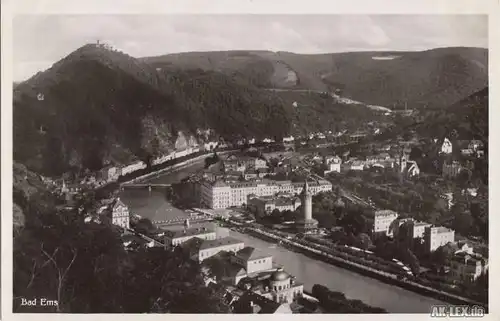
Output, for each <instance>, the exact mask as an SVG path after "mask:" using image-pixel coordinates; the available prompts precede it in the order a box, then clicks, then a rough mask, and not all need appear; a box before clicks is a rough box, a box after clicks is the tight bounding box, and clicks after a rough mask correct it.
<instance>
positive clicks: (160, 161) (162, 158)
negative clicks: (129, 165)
mask: <svg viewBox="0 0 500 321" xmlns="http://www.w3.org/2000/svg"><path fill="white" fill-rule="evenodd" d="M173 159H175V151H174V152H171V153H170V154H167V155H161V156H158V157H156V158H155V159H153V160H152V161H151V164H152V165H153V166H156V165H160V164H163V163H166V162H168V161H171V160H173Z"/></svg>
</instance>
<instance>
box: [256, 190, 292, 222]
mask: <svg viewBox="0 0 500 321" xmlns="http://www.w3.org/2000/svg"><path fill="white" fill-rule="evenodd" d="M300 204H301V201H300V199H299V198H298V197H282V196H261V197H257V196H256V195H253V194H251V195H249V196H248V201H247V206H248V208H249V209H251V210H252V211H253V212H254V213H256V214H257V215H258V216H260V217H262V216H265V215H269V214H270V213H271V212H272V211H274V210H275V209H277V210H278V211H280V212H283V211H287V210H288V211H292V212H293V211H295V210H296V209H297V208H298V207H299V206H300Z"/></svg>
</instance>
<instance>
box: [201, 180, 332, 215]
mask: <svg viewBox="0 0 500 321" xmlns="http://www.w3.org/2000/svg"><path fill="white" fill-rule="evenodd" d="M199 184H200V186H199V187H200V189H199V191H200V198H201V200H200V201H201V205H202V206H206V207H209V208H212V209H223V208H228V207H231V206H242V205H244V204H247V202H248V196H249V195H252V194H253V196H258V197H260V196H274V195H276V194H278V193H286V194H300V193H302V190H303V188H304V183H303V182H298V183H293V182H291V181H272V180H266V179H263V180H255V181H223V180H216V181H210V180H202V181H200V182H199ZM308 184H309V192H310V193H311V194H313V195H315V194H318V193H320V192H327V191H331V190H332V184H331V183H330V182H328V181H327V180H320V179H318V180H315V181H311V182H309V183H308Z"/></svg>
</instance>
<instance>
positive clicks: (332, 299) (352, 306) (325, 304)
mask: <svg viewBox="0 0 500 321" xmlns="http://www.w3.org/2000/svg"><path fill="white" fill-rule="evenodd" d="M312 295H313V296H314V297H316V298H317V299H318V300H319V306H320V307H321V308H322V310H323V311H324V312H325V313H387V311H386V310H384V309H382V308H376V307H372V306H369V305H367V304H365V303H363V302H362V301H360V300H350V299H347V298H346V297H345V294H343V293H341V292H334V291H331V290H329V289H328V288H327V287H325V286H323V285H320V284H315V285H314V286H313V288H312Z"/></svg>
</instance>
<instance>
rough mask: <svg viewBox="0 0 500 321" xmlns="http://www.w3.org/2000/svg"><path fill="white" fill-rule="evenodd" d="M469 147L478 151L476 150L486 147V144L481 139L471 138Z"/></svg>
mask: <svg viewBox="0 0 500 321" xmlns="http://www.w3.org/2000/svg"><path fill="white" fill-rule="evenodd" d="M468 148H469V149H471V150H473V151H475V152H476V151H478V150H480V149H482V148H484V144H483V142H482V141H480V140H471V141H470V143H469V146H468Z"/></svg>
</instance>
